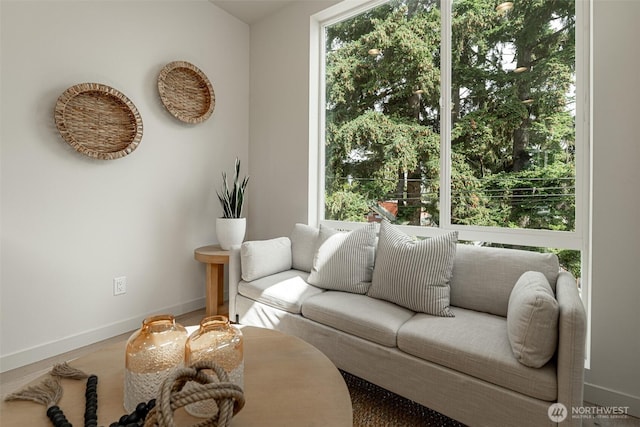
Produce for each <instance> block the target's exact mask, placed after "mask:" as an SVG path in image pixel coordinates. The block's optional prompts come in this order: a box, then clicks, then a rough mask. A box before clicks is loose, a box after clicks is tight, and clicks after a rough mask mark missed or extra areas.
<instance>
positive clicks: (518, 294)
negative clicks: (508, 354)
mask: <svg viewBox="0 0 640 427" xmlns="http://www.w3.org/2000/svg"><path fill="white" fill-rule="evenodd" d="M559 313H560V309H559V307H558V302H557V301H556V298H555V295H554V294H553V290H552V289H551V285H549V282H548V281H547V278H546V277H545V276H544V274H542V273H540V272H538V271H527V272H526V273H523V274H522V276H520V278H519V279H518V281H517V282H516V284H515V286H514V287H513V290H512V291H511V295H510V297H509V308H508V310H507V333H508V335H509V343H510V344H511V350H512V351H513V354H514V355H515V356H516V359H518V361H519V362H520V363H522V364H523V365H526V366H529V367H531V368H540V367H542V366H544V365H545V364H546V363H547V362H548V361H549V360H550V359H551V358H552V357H553V355H554V353H555V352H556V347H557V345H558V315H559Z"/></svg>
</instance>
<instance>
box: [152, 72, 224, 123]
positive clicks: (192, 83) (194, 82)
mask: <svg viewBox="0 0 640 427" xmlns="http://www.w3.org/2000/svg"><path fill="white" fill-rule="evenodd" d="M158 92H160V99H161V100H162V103H163V104H164V106H165V107H166V109H167V110H168V111H169V112H170V113H171V114H172V115H173V116H174V117H176V118H177V119H178V120H181V121H183V122H186V123H192V124H196V123H201V122H203V121H205V120H207V119H208V118H209V117H210V116H211V114H212V113H213V109H214V108H215V105H216V96H215V93H214V91H213V86H211V82H209V79H208V78H207V76H206V75H205V74H204V73H203V72H202V71H201V70H200V69H199V68H198V67H196V66H195V65H193V64H190V63H189V62H185V61H174V62H170V63H168V64H167V65H165V66H164V67H163V68H162V70H160V75H159V76H158Z"/></svg>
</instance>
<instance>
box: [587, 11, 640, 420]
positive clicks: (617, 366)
mask: <svg viewBox="0 0 640 427" xmlns="http://www.w3.org/2000/svg"><path fill="white" fill-rule="evenodd" d="M638 17H640V2H637V1H625V0H616V1H611V0H597V1H596V2H595V4H594V30H593V35H594V46H593V49H594V54H593V56H594V73H593V74H594V75H593V81H594V93H593V235H592V237H593V286H592V311H591V315H592V323H591V328H592V329H591V332H592V333H591V370H590V371H589V372H587V375H586V382H587V385H586V386H585V399H587V400H588V401H591V402H597V403H602V404H604V405H621V406H631V407H632V411H633V413H634V414H635V415H636V416H638V417H640V279H639V277H640V276H639V275H638V261H639V260H640V225H639V224H640V222H639V216H638V213H639V212H640V189H639V187H640V143H639V141H640V137H639V135H640V132H639V131H638V116H639V115H640V104H639V103H638V100H639V99H640V72H639V71H638V70H639V69H640V57H639V56H638V55H637V47H636V44H637V41H638V40H640V27H638V22H637V21H638Z"/></svg>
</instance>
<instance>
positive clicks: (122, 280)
mask: <svg viewBox="0 0 640 427" xmlns="http://www.w3.org/2000/svg"><path fill="white" fill-rule="evenodd" d="M126 293H127V277H126V276H121V277H114V278H113V295H122V294H126Z"/></svg>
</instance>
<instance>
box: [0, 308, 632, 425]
mask: <svg viewBox="0 0 640 427" xmlns="http://www.w3.org/2000/svg"><path fill="white" fill-rule="evenodd" d="M204 316H205V310H204V309H201V310H196V311H193V312H190V313H187V314H183V315H181V316H176V321H177V322H178V323H180V324H181V325H183V326H193V325H198V324H199V323H200V320H201V319H202V318H203V317H204ZM133 332H134V331H130V332H126V333H124V334H121V335H118V336H115V337H113V338H109V339H107V340H104V341H100V342H97V343H95V344H91V345H88V346H85V347H81V348H79V349H76V350H72V351H69V352H66V353H63V354H60V355H58V356H54V357H50V358H48V359H44V360H41V361H39V362H36V363H32V364H30V365H27V366H23V367H20V368H16V369H13V370H10V371H7V372H3V373H1V374H0V395H1V396H2V398H3V399H4V396H6V395H7V394H9V393H12V392H14V391H16V390H19V389H21V388H22V387H24V386H25V385H27V384H29V383H30V382H32V381H33V380H35V379H36V378H38V377H39V376H41V375H44V374H46V373H47V372H49V371H50V370H51V367H52V366H53V365H55V364H56V363H62V362H67V361H70V360H73V359H76V358H78V357H82V356H84V355H86V354H89V353H92V352H94V351H98V350H100V349H101V348H103V347H104V346H107V345H109V344H112V343H115V342H119V341H125V340H126V339H127V338H129V336H130V335H131V334H132V333H133ZM584 404H585V406H595V405H593V404H592V403H589V402H585V403H584ZM582 425H583V426H584V427H640V419H638V418H634V417H627V418H620V419H606V418H588V419H583V421H582Z"/></svg>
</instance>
